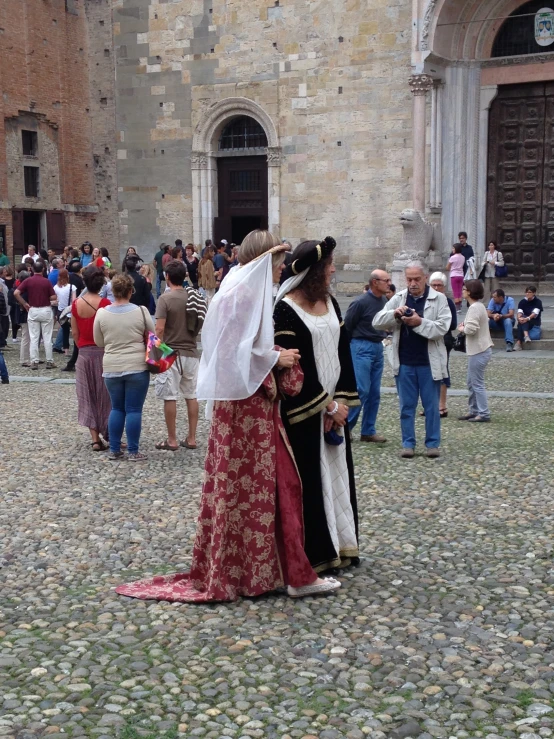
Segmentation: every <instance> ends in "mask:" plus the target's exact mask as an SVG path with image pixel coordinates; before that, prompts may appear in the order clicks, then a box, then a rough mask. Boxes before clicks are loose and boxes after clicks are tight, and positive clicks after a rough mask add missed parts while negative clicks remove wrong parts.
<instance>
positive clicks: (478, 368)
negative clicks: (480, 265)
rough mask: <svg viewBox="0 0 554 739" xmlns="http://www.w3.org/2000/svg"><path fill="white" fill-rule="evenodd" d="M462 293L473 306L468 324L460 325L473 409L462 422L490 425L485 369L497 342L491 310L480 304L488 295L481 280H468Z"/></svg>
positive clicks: (467, 320)
mask: <svg viewBox="0 0 554 739" xmlns="http://www.w3.org/2000/svg"><path fill="white" fill-rule="evenodd" d="M462 292H463V297H464V299H465V300H467V302H468V304H469V308H468V309H467V314H466V318H465V321H464V322H463V323H460V325H459V326H458V329H459V330H460V331H462V332H463V333H464V334H465V335H466V352H467V388H468V390H469V408H468V412H467V413H466V415H465V416H460V417H459V419H458V420H460V421H471V422H474V423H486V422H488V421H490V420H491V415H490V411H489V402H488V399H487V391H486V389H485V370H486V369H487V365H488V363H489V362H490V360H491V354H492V349H491V347H492V345H493V343H492V339H491V332H490V329H489V317H488V315H487V310H486V308H485V306H484V305H483V303H480V302H479V301H480V300H482V299H483V297H484V295H485V288H484V286H483V283H482V282H481V280H468V281H467V282H466V283H465V285H464V287H463V290H462Z"/></svg>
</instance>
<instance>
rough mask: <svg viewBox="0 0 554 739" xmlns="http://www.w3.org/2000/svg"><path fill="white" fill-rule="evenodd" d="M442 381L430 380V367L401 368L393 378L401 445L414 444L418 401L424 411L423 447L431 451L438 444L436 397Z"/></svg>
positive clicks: (407, 446)
mask: <svg viewBox="0 0 554 739" xmlns="http://www.w3.org/2000/svg"><path fill="white" fill-rule="evenodd" d="M441 384H442V383H441V380H433V375H432V374H431V367H430V366H429V365H426V366H423V367H411V366H409V365H407V364H401V365H400V371H399V373H398V375H397V376H396V389H397V391H398V399H399V401H400V430H401V431H402V446H403V447H404V448H411V449H413V448H414V447H415V445H416V438H415V414H416V409H417V403H418V400H419V398H421V403H422V405H423V410H424V411H425V446H426V447H427V448H428V449H434V448H436V447H439V446H440V443H441V419H440V412H439V398H440V391H441Z"/></svg>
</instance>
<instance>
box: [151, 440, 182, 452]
mask: <svg viewBox="0 0 554 739" xmlns="http://www.w3.org/2000/svg"><path fill="white" fill-rule="evenodd" d="M156 449H160V450H163V451H166V452H176V451H177V450H178V449H179V445H178V444H177V446H171V444H170V443H169V442H168V441H167V439H166V440H165V441H159V442H158V443H157V444H156Z"/></svg>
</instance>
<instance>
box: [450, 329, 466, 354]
mask: <svg viewBox="0 0 554 739" xmlns="http://www.w3.org/2000/svg"><path fill="white" fill-rule="evenodd" d="M452 348H453V349H454V351H455V352H464V353H465V351H466V335H465V334H464V333H462V332H461V331H460V333H459V334H458V335H457V336H456V338H455V339H454V346H453V347H452Z"/></svg>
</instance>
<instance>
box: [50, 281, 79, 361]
mask: <svg viewBox="0 0 554 739" xmlns="http://www.w3.org/2000/svg"><path fill="white" fill-rule="evenodd" d="M54 292H55V293H56V295H57V298H58V307H57V311H56V317H57V319H58V324H59V326H60V330H61V332H62V336H63V344H62V346H63V350H64V353H65V354H68V353H69V329H70V328H71V323H70V318H71V315H70V310H71V304H72V303H73V300H74V299H75V296H76V294H77V288H76V287H75V285H72V284H71V283H70V282H69V272H68V271H67V270H66V269H60V271H59V273H58V282H57V283H56V284H55V285H54ZM68 309H69V310H68ZM56 351H58V350H56Z"/></svg>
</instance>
